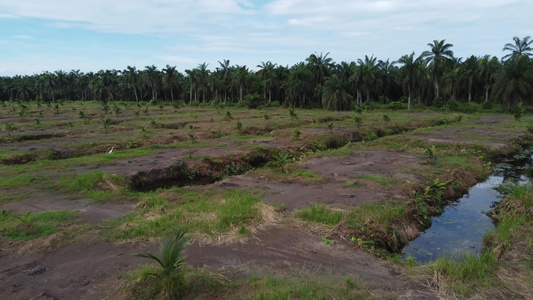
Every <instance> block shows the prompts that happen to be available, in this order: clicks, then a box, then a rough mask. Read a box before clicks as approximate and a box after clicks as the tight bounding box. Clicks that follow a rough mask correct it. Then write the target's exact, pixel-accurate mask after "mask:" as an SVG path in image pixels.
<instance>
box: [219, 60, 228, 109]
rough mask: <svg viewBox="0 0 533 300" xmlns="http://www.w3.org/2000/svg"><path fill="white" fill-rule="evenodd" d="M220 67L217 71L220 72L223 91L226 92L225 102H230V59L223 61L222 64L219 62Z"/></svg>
mask: <svg viewBox="0 0 533 300" xmlns="http://www.w3.org/2000/svg"><path fill="white" fill-rule="evenodd" d="M218 64H219V65H220V68H218V67H217V70H219V71H220V76H221V77H222V85H223V88H222V89H223V91H224V102H227V101H228V87H229V85H230V83H229V80H230V76H229V72H230V65H229V59H223V60H222V62H220V61H219V62H218Z"/></svg>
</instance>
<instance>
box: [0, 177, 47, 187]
mask: <svg viewBox="0 0 533 300" xmlns="http://www.w3.org/2000/svg"><path fill="white" fill-rule="evenodd" d="M38 178H39V177H38V176H36V175H32V174H21V175H18V176H14V177H3V176H2V177H0V189H11V188H16V187H23V186H29V185H30V184H31V182H32V181H33V180H35V179H38Z"/></svg>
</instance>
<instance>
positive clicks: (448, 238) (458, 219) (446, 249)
mask: <svg viewBox="0 0 533 300" xmlns="http://www.w3.org/2000/svg"><path fill="white" fill-rule="evenodd" d="M530 153H531V152H530ZM531 159H532V157H531V155H526V156H523V157H518V158H515V159H514V160H513V161H510V162H504V163H502V164H499V165H498V166H496V167H495V168H494V169H495V171H494V174H493V175H492V176H490V177H489V178H488V179H487V180H486V181H484V182H481V183H478V184H477V185H475V186H473V187H472V188H471V189H470V191H469V193H468V194H466V195H465V196H463V197H462V198H461V199H459V200H458V201H457V202H455V203H454V204H452V205H449V206H447V207H446V208H445V209H444V212H443V213H442V214H441V215H440V216H438V217H433V218H432V221H433V223H432V225H431V227H430V228H429V229H427V230H426V231H424V232H422V233H421V234H420V237H418V238H417V239H415V240H413V241H411V242H410V243H409V244H408V245H407V246H405V248H404V253H405V254H404V255H403V258H407V257H409V256H411V257H412V258H413V259H414V260H416V261H417V262H418V263H427V262H430V261H434V260H436V259H437V258H438V257H439V256H445V257H449V256H450V255H451V256H453V257H457V256H459V255H460V254H463V253H480V252H481V251H482V250H483V242H482V239H483V235H484V234H485V233H486V232H487V230H491V229H494V225H493V223H492V219H491V218H489V217H488V216H487V215H486V213H487V212H488V211H489V210H490V209H491V207H492V206H493V204H494V203H495V202H497V201H499V200H501V195H500V194H499V193H498V192H497V191H495V190H494V189H493V188H494V187H496V186H498V185H500V184H502V183H505V182H508V181H510V180H514V181H518V182H520V183H521V184H524V183H527V182H529V179H528V177H527V176H526V175H525V173H528V172H527V171H529V172H530V171H531ZM526 170H527V171H526Z"/></svg>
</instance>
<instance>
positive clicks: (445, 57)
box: [421, 40, 453, 98]
mask: <svg viewBox="0 0 533 300" xmlns="http://www.w3.org/2000/svg"><path fill="white" fill-rule="evenodd" d="M428 46H429V47H430V48H431V51H424V52H422V55H421V57H422V58H424V59H426V61H427V63H428V66H429V67H430V70H431V77H432V80H433V85H434V87H435V98H440V81H441V78H442V76H443V75H444V71H445V68H446V64H447V63H448V61H449V60H450V59H452V58H453V51H452V50H451V49H450V48H451V47H453V45H452V44H449V43H446V40H441V41H438V40H434V41H433V44H432V43H428Z"/></svg>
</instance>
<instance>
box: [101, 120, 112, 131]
mask: <svg viewBox="0 0 533 300" xmlns="http://www.w3.org/2000/svg"><path fill="white" fill-rule="evenodd" d="M112 123H113V121H112V120H111V119H110V118H107V119H105V120H102V126H103V127H104V130H105V132H106V133H107V130H108V129H109V127H110V126H111V124H112Z"/></svg>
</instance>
